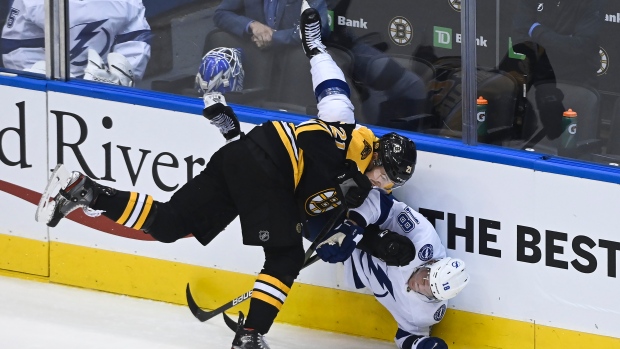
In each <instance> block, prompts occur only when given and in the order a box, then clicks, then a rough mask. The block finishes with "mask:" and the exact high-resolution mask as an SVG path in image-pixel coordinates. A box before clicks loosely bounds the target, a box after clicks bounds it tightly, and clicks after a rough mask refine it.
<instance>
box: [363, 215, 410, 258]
mask: <svg viewBox="0 0 620 349" xmlns="http://www.w3.org/2000/svg"><path fill="white" fill-rule="evenodd" d="M358 248H359V249H360V250H362V251H364V252H367V253H369V254H370V255H372V256H374V257H377V258H379V259H381V260H382V261H384V262H385V263H386V264H387V265H391V266H397V267H402V266H404V265H408V264H409V263H411V261H412V260H414V259H415V252H416V251H415V246H414V245H413V242H412V241H411V240H410V239H409V238H408V237H406V236H403V235H400V234H398V233H395V232H393V231H390V230H387V229H381V228H379V226H377V225H374V224H371V225H369V226H368V227H366V229H365V232H364V237H363V238H362V240H361V241H360V243H359V245H358Z"/></svg>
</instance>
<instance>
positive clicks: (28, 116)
mask: <svg viewBox="0 0 620 349" xmlns="http://www.w3.org/2000/svg"><path fill="white" fill-rule="evenodd" d="M0 89H1V91H2V95H3V99H2V101H1V102H0V103H1V105H2V110H3V114H2V118H1V120H0V122H1V124H0V140H1V145H2V152H1V153H0V155H1V158H2V163H1V164H0V165H1V166H2V167H1V170H0V171H1V179H2V182H0V183H2V192H1V194H0V195H2V202H3V208H4V209H3V210H0V215H2V224H1V225H0V234H2V235H1V236H2V240H0V242H2V246H1V248H0V251H2V255H1V256H0V261H2V264H1V265H0V267H1V268H2V269H7V270H14V271H20V272H25V273H36V272H35V271H32V270H22V269H19V268H15V269H14V268H12V266H13V265H15V264H17V265H19V264H20V263H23V260H32V259H33V258H35V259H41V258H43V257H42V256H44V261H45V263H47V254H46V253H47V248H46V249H45V250H44V251H43V249H42V250H41V251H38V250H37V251H34V250H33V254H31V255H27V256H26V255H24V256H17V255H14V254H13V255H11V254H9V255H8V256H10V258H11V260H10V261H7V260H6V257H4V256H6V254H5V251H6V250H8V249H9V248H10V247H7V245H6V243H7V242H6V241H9V240H10V239H11V238H13V237H16V238H21V239H23V238H26V239H27V240H29V241H30V240H31V241H35V242H47V241H48V240H49V241H50V243H49V280H50V281H52V282H58V283H63V284H69V285H76V286H81V287H87V288H94V289H99V290H104V291H109V292H115V293H122V294H128V295H132V296H139V297H144V298H152V299H157V300H163V301H168V302H174V303H179V304H183V303H184V301H185V298H184V297H185V294H184V290H185V285H186V283H188V282H189V283H190V285H191V287H192V291H193V292H194V290H195V292H196V294H197V297H198V299H197V301H198V302H199V304H200V305H201V306H203V307H205V308H215V307H216V305H221V304H223V303H225V302H227V301H229V300H230V299H232V298H233V296H236V295H239V294H241V293H243V292H244V291H246V290H247V289H251V286H252V284H253V282H254V277H255V275H256V273H257V272H258V271H259V270H260V268H261V265H262V262H263V255H262V254H263V252H262V250H261V249H260V248H256V247H249V246H243V245H242V243H241V234H240V226H239V223H238V221H237V220H235V221H234V222H233V223H232V224H231V225H230V226H229V227H228V228H227V229H226V230H225V231H224V232H223V233H222V234H220V235H219V237H217V238H216V239H215V240H214V241H213V242H212V243H211V244H209V245H208V246H206V247H204V246H202V245H201V244H200V243H198V242H197V241H196V240H195V239H194V238H193V237H191V236H190V237H188V238H185V239H181V240H179V241H177V242H175V243H171V244H162V243H159V242H156V241H153V240H152V239H151V238H150V236H149V235H147V234H144V233H143V232H141V231H136V230H130V229H126V228H122V227H119V226H118V225H115V224H111V223H110V221H109V220H107V219H105V218H102V217H98V218H90V217H86V216H85V215H84V214H83V213H82V212H81V211H76V212H74V213H72V214H70V215H69V216H68V217H67V218H66V219H63V220H62V221H61V222H60V224H59V225H58V226H57V227H56V228H54V229H49V230H48V229H47V228H46V227H45V226H44V225H42V224H37V223H36V222H34V211H35V206H36V202H37V201H38V197H40V194H41V192H42V191H43V188H44V187H45V183H46V175H45V174H46V173H48V171H49V170H50V169H52V168H53V167H54V166H55V165H56V164H57V163H59V162H62V163H64V164H65V165H66V167H67V168H68V169H69V170H79V171H82V172H84V173H86V174H88V175H89V176H91V177H93V178H96V179H97V180H98V181H99V182H100V183H102V184H105V185H108V186H112V187H115V188H119V189H124V190H131V191H138V192H143V193H149V194H151V195H153V196H154V197H155V199H156V200H159V201H166V200H168V199H169V198H170V196H171V195H172V193H174V191H175V190H177V189H178V188H179V187H180V186H182V185H183V184H184V183H186V182H187V181H188V179H190V178H192V177H193V176H195V175H196V174H197V173H199V172H200V171H201V170H202V169H203V168H204V167H205V165H206V162H207V161H208V160H209V158H210V156H211V155H212V154H213V153H214V152H215V151H216V150H217V149H219V148H220V147H221V146H223V145H224V139H223V137H222V136H221V135H220V133H219V132H218V130H217V129H216V128H215V127H213V126H212V125H210V124H209V122H208V121H207V120H205V119H204V118H203V117H202V116H201V115H200V114H199V113H200V110H201V107H200V105H199V104H198V103H196V104H195V110H196V113H191V112H187V111H175V110H167V109H163V108H156V107H153V106H149V102H144V101H143V100H140V101H139V102H137V103H135V104H133V103H132V104H129V103H121V102H118V101H113V100H106V99H100V98H96V97H93V96H91V97H88V96H79V95H75V94H70V93H64V92H58V91H53V90H52V91H49V92H48V93H47V94H45V93H44V92H39V91H35V90H28V89H22V88H14V87H6V86H0ZM247 114H248V112H247V111H245V110H243V111H242V108H240V112H239V115H240V117H241V119H242V121H245V122H243V123H242V129H244V130H245V131H248V130H249V129H251V128H252V127H253V124H252V123H250V122H247V121H248V120H251V121H252V122H254V121H255V120H256V119H257V118H259V117H260V115H254V119H251V118H248V117H247ZM46 127H47V129H46ZM412 138H413V139H414V140H415V135H412ZM15 193H22V194H15ZM28 193H33V195H35V196H37V197H36V199H33V198H32V197H31V196H28V195H27V194H28ZM395 195H396V197H397V198H399V199H401V200H403V201H405V202H407V203H408V204H410V205H411V206H412V207H414V208H416V209H418V210H419V211H420V212H421V213H422V214H424V215H425V216H426V217H427V218H428V219H429V220H430V221H431V222H432V223H433V224H434V225H435V227H436V229H437V231H438V233H439V235H440V238H441V240H442V242H443V243H444V244H445V245H446V247H447V248H448V255H450V256H455V257H458V258H461V259H463V260H464V261H465V262H466V263H467V265H468V269H469V272H470V275H471V279H472V281H471V283H470V286H468V288H467V289H466V290H465V291H463V292H462V293H461V294H460V295H459V296H458V297H457V298H455V299H454V300H452V301H450V303H449V310H448V313H447V314H446V316H445V318H444V320H443V321H442V322H441V324H440V325H439V326H438V327H437V328H436V331H438V332H437V333H441V336H442V337H444V338H446V339H448V340H449V341H450V342H452V343H455V344H454V345H453V346H452V345H451V348H457V349H458V348H466V347H467V345H470V346H471V345H482V344H484V345H489V346H494V347H499V348H514V349H522V348H534V347H536V348H557V347H560V346H561V347H563V348H578V347H580V345H581V343H583V341H588V343H598V344H600V347H610V345H611V344H610V343H612V344H613V345H617V344H618V341H617V338H620V332H619V330H618V326H617V324H618V323H620V315H619V314H620V305H618V304H616V303H617V302H613V301H612V302H610V301H609V300H613V299H614V298H615V290H616V288H617V287H616V286H615V285H616V284H617V278H618V275H617V274H618V258H620V256H619V255H620V253H619V250H620V236H618V234H617V233H616V231H617V229H616V224H615V220H614V219H613V218H615V214H616V212H615V211H616V210H617V207H619V206H620V188H619V187H618V185H617V184H613V183H607V182H601V181H594V180H587V179H581V178H577V177H571V176H562V175H555V174H551V173H546V172H541V171H534V170H531V169H526V168H521V167H514V166H508V165H502V164H497V163H492V162H487V161H479V160H471V159H465V158H461V157H457V156H449V155H443V154H438V153H433V152H428V151H420V152H419V155H418V163H417V166H416V172H415V174H414V176H413V178H412V180H411V181H410V182H408V183H407V184H406V185H405V186H404V187H403V188H400V189H398V190H396V191H395ZM308 245H309V244H308ZM308 245H307V246H308ZM45 267H46V268H47V265H45ZM46 270H47V269H46ZM343 272H344V270H343V268H342V267H341V266H340V265H329V264H326V263H317V264H315V265H313V266H312V267H311V268H308V269H307V270H303V271H302V273H301V274H300V276H299V278H298V281H299V282H298V283H297V284H296V285H295V287H294V290H293V291H292V292H291V296H290V298H289V300H287V303H286V305H285V307H284V308H283V311H282V313H281V314H280V316H279V317H278V320H279V321H285V322H290V323H294V324H298V325H304V326H311V327H314V328H323V329H328V330H332V331H339V332H347V333H352V334H357V335H364V336H370V337H375V338H382V339H386V340H390V339H391V338H392V337H393V334H394V330H395V324H394V322H393V320H392V319H391V318H390V317H389V314H387V312H386V311H385V310H383V309H382V308H381V307H380V306H379V305H377V303H376V302H375V301H374V298H373V297H372V296H371V295H369V294H368V292H361V293H360V292H358V291H353V290H349V289H346V288H345V287H344V286H343V284H342V280H343V275H342V274H343ZM41 275H46V274H44V273H41ZM246 306H247V305H246ZM188 316H191V314H190V313H189V311H188ZM360 319H364V320H363V321H361V320H360ZM464 332H467V333H469V334H468V335H465V336H464V335H463V333H464ZM557 333H562V335H563V337H562V338H564V339H562V340H560V341H561V344H558V343H560V342H558V339H557V338H554V337H553V336H555V335H556V334H557Z"/></svg>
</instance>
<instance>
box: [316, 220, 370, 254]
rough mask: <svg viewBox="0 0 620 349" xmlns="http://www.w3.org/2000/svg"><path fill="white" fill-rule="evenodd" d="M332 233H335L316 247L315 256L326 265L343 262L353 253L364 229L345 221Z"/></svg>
mask: <svg viewBox="0 0 620 349" xmlns="http://www.w3.org/2000/svg"><path fill="white" fill-rule="evenodd" d="M333 231H335V232H336V233H335V234H334V235H332V236H331V237H329V238H328V239H326V240H325V241H323V242H321V243H320V244H319V245H318V246H317V248H316V254H318V255H319V257H320V258H321V259H322V260H323V261H325V262H328V263H338V262H344V261H346V260H347V259H348V258H349V257H350V256H351V253H353V250H354V249H355V246H357V242H358V241H359V240H360V239H361V234H362V233H363V232H364V228H362V227H360V226H357V225H355V224H353V222H351V221H350V220H345V221H344V223H342V224H340V225H339V226H338V227H336V228H335V229H334V230H333Z"/></svg>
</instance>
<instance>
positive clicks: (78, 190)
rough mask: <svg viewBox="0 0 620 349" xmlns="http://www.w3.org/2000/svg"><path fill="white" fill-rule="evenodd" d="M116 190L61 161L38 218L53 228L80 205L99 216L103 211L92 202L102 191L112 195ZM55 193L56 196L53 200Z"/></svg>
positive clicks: (42, 199)
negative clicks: (70, 171)
mask: <svg viewBox="0 0 620 349" xmlns="http://www.w3.org/2000/svg"><path fill="white" fill-rule="evenodd" d="M114 192H115V190H114V189H112V188H108V187H104V186H101V185H99V184H97V183H95V182H93V180H92V179H90V178H88V177H86V176H85V175H83V174H81V173H80V172H75V171H74V172H72V173H69V172H68V171H67V169H66V168H65V167H64V165H63V164H58V165H57V166H56V168H55V169H54V172H52V175H51V178H50V180H49V181H48V183H47V187H46V188H45V191H44V192H43V195H42V196H41V200H40V201H39V206H38V207H37V212H36V214H35V220H36V221H37V222H42V223H45V224H47V226H48V227H52V228H53V227H55V226H56V225H58V222H59V221H60V220H61V219H63V218H64V217H66V216H67V215H68V214H69V213H71V212H73V211H74V210H76V209H77V208H80V207H81V208H82V209H83V210H84V213H86V215H88V216H91V217H97V216H99V215H101V212H102V211H97V210H93V209H92V208H90V207H89V205H91V204H92V203H93V202H94V201H95V200H96V199H97V196H99V194H101V193H105V194H106V195H110V196H111V195H113V194H114ZM52 196H53V199H52V200H50V198H51V197H52Z"/></svg>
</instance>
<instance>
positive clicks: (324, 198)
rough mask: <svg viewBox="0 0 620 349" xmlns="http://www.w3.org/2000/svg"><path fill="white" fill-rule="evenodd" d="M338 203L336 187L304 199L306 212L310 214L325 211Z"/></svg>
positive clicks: (313, 214) (314, 214)
mask: <svg viewBox="0 0 620 349" xmlns="http://www.w3.org/2000/svg"><path fill="white" fill-rule="evenodd" d="M339 205H340V199H339V198H338V193H337V192H336V189H334V188H332V189H326V190H323V191H321V192H319V193H317V194H316V195H314V196H311V197H310V198H308V200H306V213H307V214H308V215H310V216H316V215H318V214H321V213H324V212H327V211H329V210H331V209H333V208H336V207H338V206H339Z"/></svg>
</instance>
